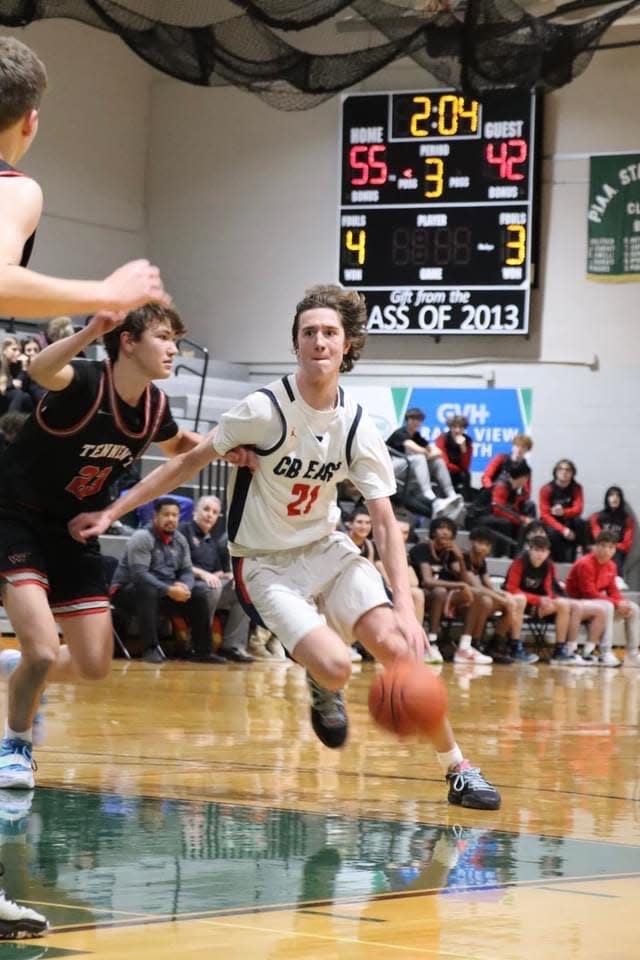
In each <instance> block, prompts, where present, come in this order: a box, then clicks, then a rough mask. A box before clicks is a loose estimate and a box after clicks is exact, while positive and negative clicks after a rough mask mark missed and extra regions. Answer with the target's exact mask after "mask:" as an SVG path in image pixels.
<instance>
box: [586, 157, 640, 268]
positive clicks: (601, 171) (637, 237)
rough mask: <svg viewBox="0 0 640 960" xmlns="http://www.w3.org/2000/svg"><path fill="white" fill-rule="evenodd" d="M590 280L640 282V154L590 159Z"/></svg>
mask: <svg viewBox="0 0 640 960" xmlns="http://www.w3.org/2000/svg"><path fill="white" fill-rule="evenodd" d="M587 223H588V250H587V277H588V279H589V280H599V281H607V282H613V283H620V282H622V281H625V280H640V154H639V153H618V154H611V155H609V156H596V157H591V158H590V176H589V213H588V219H587Z"/></svg>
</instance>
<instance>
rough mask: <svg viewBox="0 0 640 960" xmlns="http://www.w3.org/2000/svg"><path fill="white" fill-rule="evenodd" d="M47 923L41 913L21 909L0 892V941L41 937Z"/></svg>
mask: <svg viewBox="0 0 640 960" xmlns="http://www.w3.org/2000/svg"><path fill="white" fill-rule="evenodd" d="M48 929H49V922H48V920H47V918H46V917H43V916H42V914H41V913H36V911H35V910H31V909H30V908H29V907H21V906H20V905H19V904H18V903H14V901H13V900H9V898H8V897H7V895H6V893H4V891H2V890H0V940H27V939H29V938H30V937H42V936H44V934H45V933H46V932H47V930H48Z"/></svg>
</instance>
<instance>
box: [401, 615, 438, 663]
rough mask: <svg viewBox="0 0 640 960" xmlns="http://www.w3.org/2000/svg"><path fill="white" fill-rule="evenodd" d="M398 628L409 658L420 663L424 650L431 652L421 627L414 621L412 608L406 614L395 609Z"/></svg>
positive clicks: (414, 616)
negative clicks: (404, 641)
mask: <svg viewBox="0 0 640 960" xmlns="http://www.w3.org/2000/svg"><path fill="white" fill-rule="evenodd" d="M396 616H397V618H398V627H399V628H400V632H401V633H402V635H403V637H404V639H405V640H406V643H407V653H408V655H409V656H410V657H412V658H413V659H415V660H418V661H420V663H422V661H423V659H424V653H425V650H426V651H427V652H429V653H430V652H431V648H430V647H429V641H428V640H427V635H426V634H425V632H424V630H423V629H422V626H421V625H420V624H419V623H418V621H417V620H416V615H415V613H414V610H413V608H412V609H411V610H407V611H406V613H405V612H403V611H402V610H400V609H398V608H396Z"/></svg>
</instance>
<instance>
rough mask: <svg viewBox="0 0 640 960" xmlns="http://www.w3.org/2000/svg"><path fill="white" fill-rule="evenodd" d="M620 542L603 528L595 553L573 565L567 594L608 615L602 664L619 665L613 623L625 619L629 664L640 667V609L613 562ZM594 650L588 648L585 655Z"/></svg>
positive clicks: (601, 657)
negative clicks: (624, 592)
mask: <svg viewBox="0 0 640 960" xmlns="http://www.w3.org/2000/svg"><path fill="white" fill-rule="evenodd" d="M617 544H618V541H617V539H616V536H615V534H613V533H611V532H610V531H609V530H602V531H601V532H600V533H599V534H598V536H597V537H596V542H595V544H594V547H593V551H592V553H588V554H586V555H585V556H583V557H580V559H579V560H576V562H575V563H574V564H573V566H572V567H571V570H570V571H569V575H568V576H567V593H568V594H569V596H570V597H575V598H576V599H578V600H589V601H591V603H592V604H593V605H594V607H595V608H597V607H599V608H600V609H601V610H602V611H603V612H604V615H605V618H606V621H605V628H604V635H603V637H602V640H601V641H600V658H599V663H600V664H601V665H602V666H604V667H619V666H620V660H619V659H618V658H617V657H616V655H615V654H614V652H613V624H614V621H615V620H622V621H623V622H624V631H625V637H626V644H627V646H626V652H625V658H624V662H625V666H631V667H640V653H639V652H638V648H639V643H640V610H639V609H638V605H637V604H636V603H634V602H633V601H632V600H626V599H625V598H624V597H623V596H622V594H621V593H620V591H619V590H618V587H617V584H616V577H617V574H618V570H617V567H616V565H615V563H614V561H613V558H614V556H615V552H616V549H617ZM591 652H592V651H591V650H590V649H589V650H587V648H586V647H585V650H584V653H583V656H584V655H585V654H586V655H589V654H590V653H591Z"/></svg>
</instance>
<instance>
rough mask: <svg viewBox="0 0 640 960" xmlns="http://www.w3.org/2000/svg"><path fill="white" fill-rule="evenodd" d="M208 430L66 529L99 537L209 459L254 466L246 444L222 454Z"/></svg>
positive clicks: (80, 535) (76, 534)
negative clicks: (112, 500) (108, 501)
mask: <svg viewBox="0 0 640 960" xmlns="http://www.w3.org/2000/svg"><path fill="white" fill-rule="evenodd" d="M213 433H214V431H211V433H209V434H208V435H207V436H206V437H204V439H202V440H201V441H200V443H199V444H198V445H197V446H195V447H193V448H192V449H191V450H188V451H187V452H186V453H181V454H178V456H176V457H174V458H173V459H172V460H169V461H167V463H163V464H162V465H161V466H160V467H156V469H155V470H153V471H152V472H151V473H150V474H149V475H148V476H146V477H144V479H143V480H141V481H140V482H139V483H136V485H135V487H132V488H131V489H130V490H128V491H127V492H126V493H125V494H123V496H121V497H119V499H118V500H116V501H115V502H114V503H112V504H110V505H109V506H108V507H106V508H105V509H104V510H98V511H95V512H93V513H80V514H78V516H77V517H74V518H73V520H71V521H70V523H69V532H70V533H71V536H72V537H74V539H76V540H80V541H81V542H84V541H86V540H88V539H90V538H91V537H98V536H100V535H101V534H103V533H104V532H105V531H106V530H108V529H109V527H110V526H111V524H112V523H114V521H115V520H119V519H120V517H123V516H124V515H125V513H129V512H130V511H131V510H135V508H136V507H139V506H140V505H141V504H143V503H149V502H150V501H151V500H155V499H156V497H161V496H162V495H163V494H164V493H169V492H170V491H171V490H175V489H176V488H177V487H179V486H181V485H182V484H183V483H184V482H185V481H186V480H190V479H191V477H194V476H196V475H197V474H198V473H199V472H200V471H201V470H202V469H203V468H204V467H206V466H207V464H209V463H211V461H212V460H227V461H228V462H229V463H232V464H234V465H235V466H239V467H249V468H250V469H253V468H254V466H255V453H254V452H253V450H250V449H248V448H247V447H238V448H236V449H235V450H230V451H229V452H228V453H227V454H225V455H223V454H221V453H218V451H217V450H216V449H215V447H214V446H213Z"/></svg>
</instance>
